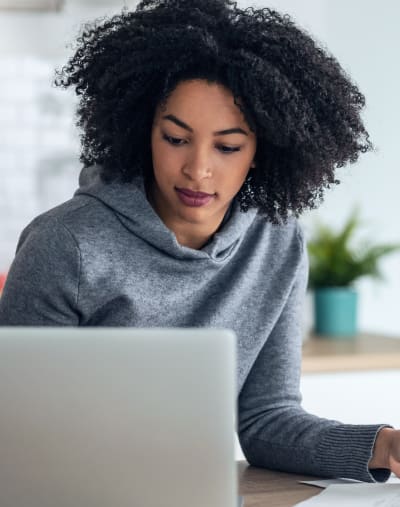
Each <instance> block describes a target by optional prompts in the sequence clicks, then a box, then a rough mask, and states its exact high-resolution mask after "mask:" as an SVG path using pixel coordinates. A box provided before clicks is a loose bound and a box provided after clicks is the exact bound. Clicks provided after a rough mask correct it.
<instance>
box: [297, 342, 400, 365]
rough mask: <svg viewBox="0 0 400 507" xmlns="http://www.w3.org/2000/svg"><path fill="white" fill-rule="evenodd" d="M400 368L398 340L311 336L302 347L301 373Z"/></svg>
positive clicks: (399, 344)
mask: <svg viewBox="0 0 400 507" xmlns="http://www.w3.org/2000/svg"><path fill="white" fill-rule="evenodd" d="M398 368H400V339H398V338H391V337H388V336H379V335H374V334H360V335H358V336H357V337H355V338H354V339H332V338H326V337H316V336H311V337H309V338H307V339H306V340H305V341H304V343H303V360H302V372H303V373H328V372H344V371H363V370H364V371H365V370H388V369H398Z"/></svg>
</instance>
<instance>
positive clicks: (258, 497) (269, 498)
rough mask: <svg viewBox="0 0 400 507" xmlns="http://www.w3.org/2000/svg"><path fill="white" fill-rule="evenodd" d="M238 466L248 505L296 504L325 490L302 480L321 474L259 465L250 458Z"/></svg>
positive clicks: (277, 506)
mask: <svg viewBox="0 0 400 507" xmlns="http://www.w3.org/2000/svg"><path fill="white" fill-rule="evenodd" d="M237 466H238V482H239V494H240V495H242V496H243V497H244V507H293V505H295V504H296V503H298V502H301V501H303V500H307V498H311V497H312V496H315V495H317V494H318V493H320V492H321V489H320V488H317V487H315V486H309V485H307V484H299V482H298V481H301V480H316V479H318V478H317V477H311V476H308V475H297V474H287V473H284V472H275V471H272V470H266V469H264V468H256V467H252V466H249V464H248V463H247V462H246V461H239V462H238V463H237Z"/></svg>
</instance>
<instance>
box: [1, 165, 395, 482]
mask: <svg viewBox="0 0 400 507" xmlns="http://www.w3.org/2000/svg"><path fill="white" fill-rule="evenodd" d="M91 173H92V174H91ZM80 183H81V187H80V188H79V190H78V191H77V192H76V193H75V195H74V197H73V198H72V199H71V200H69V201H67V202H65V203H63V204H61V205H60V206H57V207H56V208H54V209H52V210H50V211H48V212H46V213H44V214H42V215H40V216H39V217H37V218H35V219H34V220H33V221H32V222H31V223H30V224H29V225H28V226H27V227H26V228H25V230H24V231H23V232H22V234H21V238H20V241H19V244H18V247H17V254H16V257H15V260H14V262H13V265H12V267H11V269H10V272H9V276H8V280H7V283H6V286H5V289H4V292H3V297H2V298H1V300H0V325H34V326H132V327H151V326H157V327H197V326H199V327H225V328H230V329H233V330H234V331H235V333H236V334H237V336H238V344H237V345H238V370H237V380H238V381H237V386H238V436H239V440H240V443H241V446H242V449H243V452H244V454H245V456H246V458H247V460H248V461H249V463H251V464H253V465H255V466H260V467H267V468H273V469H280V470H285V471H291V472H298V473H309V474H315V475H320V476H333V477H350V478H355V479H360V480H365V481H373V480H374V479H375V480H385V479H386V478H387V477H388V475H389V471H387V470H381V471H374V474H373V475H371V473H370V472H369V471H368V461H369V459H370V457H371V453H372V449H373V445H374V441H375V438H376V434H377V431H378V430H379V429H380V428H381V427H382V425H368V426H367V425H364V426H362V425H345V424H341V423H339V422H336V421H330V420H325V419H321V418H318V417H316V416H313V415H310V414H308V413H306V412H305V411H303V409H302V408H301V405H300V402H301V396H300V392H299V380H300V364H301V341H302V340H301V326H300V322H301V309H302V300H303V297H304V293H305V289H306V284H307V274H308V265H307V255H306V250H305V246H304V240H303V237H302V233H301V230H300V229H299V226H298V224H297V221H296V220H293V219H292V220H290V221H289V222H288V223H287V224H285V225H272V224H271V223H269V222H268V221H267V220H266V219H265V218H263V217H262V216H260V214H258V213H257V211H256V210H254V209H253V210H250V211H249V212H247V213H243V212H241V211H240V209H239V205H238V203H237V202H236V201H233V203H232V206H231V208H230V210H229V213H227V215H226V217H225V219H224V222H223V224H222V226H221V227H220V229H219V230H218V232H217V233H216V234H215V235H214V236H213V237H212V239H211V240H210V241H209V242H208V243H207V245H206V246H204V247H203V248H202V249H200V250H194V249H191V248H188V247H185V246H182V245H180V244H179V243H178V242H177V240H176V237H175V235H174V234H173V233H172V232H171V231H170V230H169V229H168V228H167V227H166V226H165V225H164V223H163V222H162V221H161V220H160V218H159V217H158V215H157V214H156V213H155V212H154V210H153V208H152V207H151V206H150V204H149V202H148V200H147V198H146V193H145V190H144V185H143V181H142V180H141V179H140V178H137V179H136V180H135V181H134V182H133V183H132V184H120V183H112V184H104V183H102V182H101V180H100V178H99V177H98V175H97V173H96V170H89V171H85V172H84V173H83V174H82V176H81V179H80Z"/></svg>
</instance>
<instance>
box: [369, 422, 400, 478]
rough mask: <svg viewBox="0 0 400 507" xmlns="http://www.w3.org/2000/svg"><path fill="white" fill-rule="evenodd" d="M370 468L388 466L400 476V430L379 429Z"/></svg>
mask: <svg viewBox="0 0 400 507" xmlns="http://www.w3.org/2000/svg"><path fill="white" fill-rule="evenodd" d="M368 468H370V469H371V468H388V469H389V470H391V471H392V472H393V473H394V474H396V475H397V477H400V430H395V429H393V428H382V429H381V430H380V431H379V433H378V436H377V437H376V441H375V446H374V451H373V455H372V458H371V460H370V462H369V464H368Z"/></svg>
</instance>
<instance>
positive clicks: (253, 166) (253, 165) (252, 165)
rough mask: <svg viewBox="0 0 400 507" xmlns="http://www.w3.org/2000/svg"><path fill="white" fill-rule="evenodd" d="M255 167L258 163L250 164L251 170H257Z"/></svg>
mask: <svg viewBox="0 0 400 507" xmlns="http://www.w3.org/2000/svg"><path fill="white" fill-rule="evenodd" d="M255 166H256V163H255V161H254V160H253V162H252V163H251V164H250V168H251V169H254V168H255Z"/></svg>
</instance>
